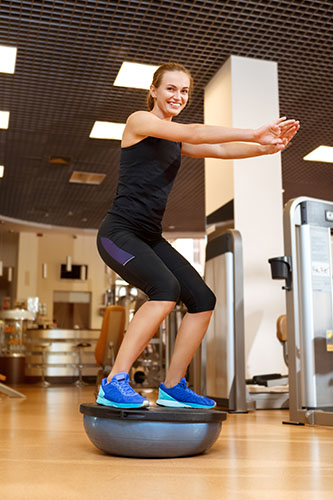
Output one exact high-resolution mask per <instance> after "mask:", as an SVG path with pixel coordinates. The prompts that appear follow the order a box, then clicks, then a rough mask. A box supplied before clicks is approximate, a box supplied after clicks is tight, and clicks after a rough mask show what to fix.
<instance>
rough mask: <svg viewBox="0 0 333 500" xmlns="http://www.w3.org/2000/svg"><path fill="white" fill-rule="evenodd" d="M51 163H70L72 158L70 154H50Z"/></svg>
mask: <svg viewBox="0 0 333 500" xmlns="http://www.w3.org/2000/svg"><path fill="white" fill-rule="evenodd" d="M48 161H49V163H55V164H56V165H69V164H70V162H71V159H70V158H69V157H68V156H49V160H48Z"/></svg>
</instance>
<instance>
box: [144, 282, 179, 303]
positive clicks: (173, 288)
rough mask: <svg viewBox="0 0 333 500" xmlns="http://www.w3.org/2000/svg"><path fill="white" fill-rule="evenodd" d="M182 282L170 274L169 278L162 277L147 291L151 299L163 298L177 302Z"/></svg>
mask: <svg viewBox="0 0 333 500" xmlns="http://www.w3.org/2000/svg"><path fill="white" fill-rule="evenodd" d="M180 291H181V288H180V284H179V281H178V280H177V279H176V278H175V277H174V276H170V277H168V278H167V279H162V278H161V279H160V280H158V283H157V284H155V285H154V286H151V287H150V289H149V290H148V291H147V294H148V296H149V298H150V300H163V301H169V302H175V303H177V302H178V300H179V297H180Z"/></svg>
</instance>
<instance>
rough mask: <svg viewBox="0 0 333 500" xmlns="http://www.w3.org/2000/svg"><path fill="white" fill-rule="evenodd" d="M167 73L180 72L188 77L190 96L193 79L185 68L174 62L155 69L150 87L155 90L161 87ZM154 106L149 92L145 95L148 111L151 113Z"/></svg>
mask: <svg viewBox="0 0 333 500" xmlns="http://www.w3.org/2000/svg"><path fill="white" fill-rule="evenodd" d="M167 71H181V72H182V73H185V74H186V75H187V76H188V77H189V79H190V87H189V96H190V95H191V93H192V91H193V78H192V75H191V73H190V72H189V70H188V69H186V68H185V66H183V65H182V64H178V63H174V62H168V63H166V64H162V66H160V67H159V68H157V70H156V71H155V73H154V76H153V81H152V85H154V87H155V88H158V87H159V86H160V85H161V81H162V78H163V75H164V73H166V72H167ZM154 104H155V101H154V98H153V96H152V95H151V93H150V91H149V93H148V95H147V106H148V111H151V110H152V109H153V107H154Z"/></svg>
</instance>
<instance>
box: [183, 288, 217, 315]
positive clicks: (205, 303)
mask: <svg viewBox="0 0 333 500" xmlns="http://www.w3.org/2000/svg"><path fill="white" fill-rule="evenodd" d="M196 292H197V293H196V294H195V295H192V297H191V300H190V301H189V303H188V304H186V305H187V308H188V311H189V312H190V313H196V312H204V311H213V310H214V308H215V305H216V296H215V294H214V293H213V292H212V290H211V289H210V288H209V287H208V286H207V285H205V287H202V288H201V289H200V290H197V291H196Z"/></svg>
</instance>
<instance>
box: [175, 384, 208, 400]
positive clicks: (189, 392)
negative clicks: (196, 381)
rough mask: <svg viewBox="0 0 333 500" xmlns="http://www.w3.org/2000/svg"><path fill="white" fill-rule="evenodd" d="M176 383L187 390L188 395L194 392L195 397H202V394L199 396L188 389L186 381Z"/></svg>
mask: <svg viewBox="0 0 333 500" xmlns="http://www.w3.org/2000/svg"><path fill="white" fill-rule="evenodd" d="M178 385H180V386H181V387H182V388H183V389H184V390H185V391H186V392H187V394H188V395H193V394H194V396H195V397H197V398H198V397H199V398H200V399H204V398H203V396H200V395H199V394H197V393H196V392H194V391H192V389H190V388H189V387H188V385H187V383H186V382H179V384H178Z"/></svg>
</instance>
